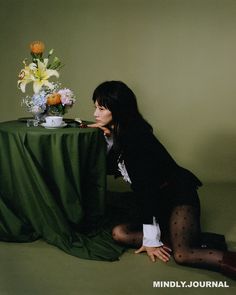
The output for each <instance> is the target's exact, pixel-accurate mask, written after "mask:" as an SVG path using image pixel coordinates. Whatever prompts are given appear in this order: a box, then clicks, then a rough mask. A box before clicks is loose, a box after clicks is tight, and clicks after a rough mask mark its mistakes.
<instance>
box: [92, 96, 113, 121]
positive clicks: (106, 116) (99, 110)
mask: <svg viewBox="0 0 236 295" xmlns="http://www.w3.org/2000/svg"><path fill="white" fill-rule="evenodd" d="M94 117H95V119H96V123H98V124H99V125H100V126H107V125H110V124H111V122H112V113H111V111H109V110H108V109H106V108H105V107H103V106H100V105H99V104H98V102H97V101H96V102H95V112H94Z"/></svg>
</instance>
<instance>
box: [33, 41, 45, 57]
mask: <svg viewBox="0 0 236 295" xmlns="http://www.w3.org/2000/svg"><path fill="white" fill-rule="evenodd" d="M44 49H45V45H44V43H43V42H41V41H34V42H32V43H31V44H30V50H31V52H32V53H34V54H42V53H43V52H44Z"/></svg>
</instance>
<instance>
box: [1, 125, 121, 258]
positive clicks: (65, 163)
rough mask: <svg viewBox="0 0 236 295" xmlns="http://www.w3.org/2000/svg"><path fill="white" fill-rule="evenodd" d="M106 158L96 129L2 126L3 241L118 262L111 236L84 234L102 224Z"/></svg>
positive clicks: (100, 136)
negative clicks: (42, 245) (83, 230)
mask: <svg viewBox="0 0 236 295" xmlns="http://www.w3.org/2000/svg"><path fill="white" fill-rule="evenodd" d="M105 157H106V155H105V143H104V138H103V135H102V132H101V131H100V130H98V129H94V128H72V127H71V128H68V127H66V128H58V129H54V130H52V129H45V128H43V127H41V126H40V127H26V123H23V122H18V121H11V122H3V123H0V240H3V241H16V242H27V241H33V240H35V239H38V238H42V239H44V240H46V241H47V242H48V243H50V244H53V245H56V246H58V247H59V248H61V249H63V250H64V251H66V252H67V253H69V254H71V255H75V256H78V257H81V258H86V259H96V260H111V261H112V260H116V259H118V257H119V256H120V254H121V253H122V251H123V248H122V247H119V246H118V245H117V244H115V243H114V241H113V240H112V238H111V235H110V233H109V231H107V230H104V229H99V230H97V231H96V233H93V234H91V233H90V234H89V235H86V234H82V233H81V230H80V228H81V226H82V224H85V225H86V224H87V225H94V224H97V225H98V224H99V223H100V222H101V220H102V217H103V214H104V201H105V189H106V171H105Z"/></svg>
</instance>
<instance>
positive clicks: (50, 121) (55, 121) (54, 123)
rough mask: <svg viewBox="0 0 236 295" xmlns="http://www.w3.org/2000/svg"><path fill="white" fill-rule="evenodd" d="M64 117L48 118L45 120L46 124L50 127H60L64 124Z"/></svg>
mask: <svg viewBox="0 0 236 295" xmlns="http://www.w3.org/2000/svg"><path fill="white" fill-rule="evenodd" d="M62 120H63V117H59V116H48V117H46V118H45V121H46V124H47V125H48V126H50V127H59V126H61V124H62Z"/></svg>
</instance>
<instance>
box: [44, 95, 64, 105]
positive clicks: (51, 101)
mask: <svg viewBox="0 0 236 295" xmlns="http://www.w3.org/2000/svg"><path fill="white" fill-rule="evenodd" d="M60 103H61V95H60V94H59V93H56V92H55V93H52V94H50V95H48V97H47V104H48V105H49V106H53V105H57V104H60Z"/></svg>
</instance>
